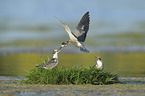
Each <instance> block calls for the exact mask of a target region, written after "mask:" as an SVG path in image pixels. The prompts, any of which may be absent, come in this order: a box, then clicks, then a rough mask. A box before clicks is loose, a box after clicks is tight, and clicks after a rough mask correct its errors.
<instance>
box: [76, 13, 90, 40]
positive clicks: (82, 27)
mask: <svg viewBox="0 0 145 96" xmlns="http://www.w3.org/2000/svg"><path fill="white" fill-rule="evenodd" d="M89 23H90V17H89V12H87V13H85V15H84V16H83V17H82V18H81V20H80V22H79V23H78V25H77V26H76V32H75V36H76V37H77V39H78V41H81V42H84V41H85V39H86V35H87V32H88V30H89Z"/></svg>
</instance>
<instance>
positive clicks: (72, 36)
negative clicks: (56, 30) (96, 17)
mask: <svg viewBox="0 0 145 96" xmlns="http://www.w3.org/2000/svg"><path fill="white" fill-rule="evenodd" d="M56 19H57V20H58V21H59V23H60V24H61V25H62V26H63V27H64V29H65V30H66V32H67V33H68V35H69V38H70V40H72V41H77V37H76V36H75V35H74V34H73V33H72V32H71V30H70V29H69V27H68V26H67V25H66V24H64V23H62V22H61V21H60V20H59V19H58V18H56Z"/></svg>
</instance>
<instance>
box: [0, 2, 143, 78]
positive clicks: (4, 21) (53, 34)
mask: <svg viewBox="0 0 145 96" xmlns="http://www.w3.org/2000/svg"><path fill="white" fill-rule="evenodd" d="M144 4H145V1H144V0H138V1H136V0H117V1H116V0H109V1H108V0H92V1H82V0H80V1H78V0H73V1H66V0H61V1H59V0H53V1H50V0H41V1H39V0H31V1H30V0H25V1H23V0H13V1H11V0H1V1H0V14H1V15H0V66H1V67H0V75H18V74H17V73H20V74H23V73H24V72H25V70H29V69H31V68H34V64H32V63H38V62H39V61H40V56H41V55H42V53H45V54H48V55H49V56H50V54H51V53H52V50H54V49H56V48H59V46H60V44H61V42H62V41H64V40H67V39H68V36H67V33H66V32H65V30H64V29H63V28H62V26H61V25H60V24H59V23H58V21H57V20H56V18H55V16H56V17H58V18H59V19H60V20H61V21H63V22H65V23H66V24H67V25H68V26H69V27H70V28H71V29H72V31H73V32H74V31H75V27H76V25H77V23H78V22H79V20H80V18H81V17H82V16H83V15H84V13H85V12H87V11H90V20H91V21H90V29H89V32H88V36H87V39H86V41H85V46H86V47H87V49H88V50H90V52H91V53H92V54H95V53H93V52H103V53H102V54H95V55H92V56H96V55H97V56H101V57H102V58H103V59H104V62H105V64H106V66H107V67H106V69H107V70H108V71H110V70H113V69H111V68H112V67H110V66H108V65H110V64H112V65H111V66H115V65H117V66H115V67H114V69H115V70H113V71H114V72H121V75H123V74H124V75H125V76H129V75H128V74H130V72H131V76H132V75H133V74H132V72H134V74H135V75H134V76H144V71H143V70H144V69H145V67H144V65H143V64H144V57H145V56H144V55H143V54H144V52H145V43H144V42H145V32H144V31H145V18H144V17H145V11H144V10H145V6H144ZM142 52H143V54H141V53H142ZM19 53H24V54H19ZM33 53H37V55H36V54H35V55H34V54H33ZM63 53H71V54H72V53H81V52H80V51H79V50H77V49H76V48H74V47H67V48H64V49H63V50H62V53H61V54H63ZM116 53H118V54H119V55H111V56H110V54H116ZM120 53H121V54H120ZM126 53H129V54H131V53H132V54H133V56H131V55H126ZM26 54H28V55H26ZM134 54H135V55H134ZM90 56H91V55H89V56H87V55H84V57H83V58H81V60H77V61H76V60H75V59H76V58H77V57H79V55H77V56H76V58H73V57H71V56H68V57H69V58H67V57H65V58H64V57H63V55H61V56H60V58H63V59H60V63H61V64H62V65H63V66H64V65H66V66H67V64H68V63H69V62H71V65H74V64H82V63H84V65H87V64H90V63H89V62H91V64H92V65H93V64H94V63H95V60H94V59H92V58H94V57H92V58H91V60H90V58H89V57H90ZM116 56H117V57H116ZM28 57H29V58H28ZM108 57H110V58H109V59H108ZM36 58H37V59H36ZM66 58H67V59H66ZM114 58H116V59H114ZM126 58H127V60H126ZM84 59H85V60H86V61H84ZM61 60H62V61H61ZM118 60H119V62H120V63H119V64H118ZM125 60H126V61H127V63H126V62H125ZM74 61H75V62H74ZM82 61H83V62H82ZM106 62H107V63H106ZM108 62H109V63H108ZM138 62H139V63H138ZM132 63H133V65H134V66H133V68H132V66H131V64H132ZM61 64H60V65H61ZM107 64H108V65H107ZM138 65H139V66H138ZM120 66H121V67H120ZM136 66H137V69H135V68H136ZM121 68H122V69H121ZM128 68H130V69H132V70H129V71H128ZM140 69H141V70H140ZM126 72H127V75H126ZM138 74H139V75H138ZM140 74H141V75H140Z"/></svg>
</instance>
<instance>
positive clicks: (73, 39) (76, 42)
mask: <svg viewBox="0 0 145 96" xmlns="http://www.w3.org/2000/svg"><path fill="white" fill-rule="evenodd" d="M56 19H57V20H58V21H59V23H60V24H61V25H62V26H63V27H64V29H65V30H66V32H67V33H68V35H69V38H70V39H69V40H68V41H65V42H63V43H62V45H61V47H60V48H59V50H60V49H61V48H63V47H65V46H68V45H70V44H72V45H73V46H75V47H77V48H80V50H81V51H82V52H86V53H88V52H89V51H88V50H87V49H86V48H85V46H84V44H83V43H84V41H85V39H86V35H87V32H88V30H89V22H90V19H89V12H87V13H85V15H84V16H83V17H82V18H81V20H80V22H79V24H78V25H77V27H76V32H75V34H74V33H72V32H71V30H70V28H69V27H68V26H67V25H66V24H64V23H62V22H61V21H60V20H59V19H58V18H56Z"/></svg>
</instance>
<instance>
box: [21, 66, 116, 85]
mask: <svg viewBox="0 0 145 96" xmlns="http://www.w3.org/2000/svg"><path fill="white" fill-rule="evenodd" d="M25 78H26V80H23V82H24V83H26V84H75V85H78V84H93V85H103V84H114V83H116V82H118V75H116V74H112V73H109V72H105V71H102V70H98V69H97V68H92V67H72V68H60V67H55V68H53V69H44V68H34V69H32V70H30V71H28V72H27V75H26V76H25Z"/></svg>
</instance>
